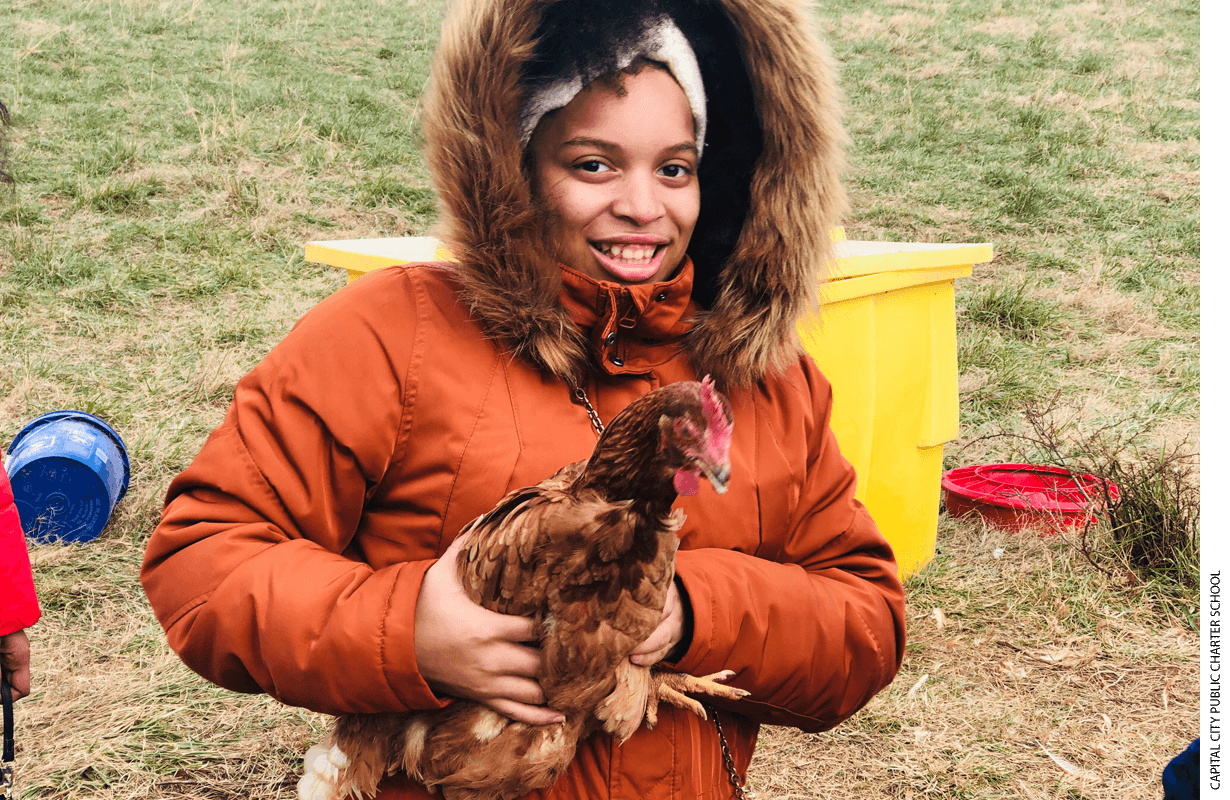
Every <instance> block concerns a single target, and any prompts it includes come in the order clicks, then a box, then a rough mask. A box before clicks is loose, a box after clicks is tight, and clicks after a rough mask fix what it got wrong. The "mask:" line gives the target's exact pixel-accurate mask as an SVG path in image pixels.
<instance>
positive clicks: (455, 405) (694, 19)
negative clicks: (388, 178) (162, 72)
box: [142, 0, 905, 800]
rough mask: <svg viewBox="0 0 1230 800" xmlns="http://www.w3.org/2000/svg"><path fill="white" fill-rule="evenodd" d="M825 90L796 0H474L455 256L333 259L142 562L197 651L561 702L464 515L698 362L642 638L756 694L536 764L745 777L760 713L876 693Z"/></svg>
mask: <svg viewBox="0 0 1230 800" xmlns="http://www.w3.org/2000/svg"><path fill="white" fill-rule="evenodd" d="M836 102H837V95H836V90H835V89H834V88H833V86H832V84H831V82H830V80H829V68H828V62H827V60H826V59H825V58H824V57H823V56H822V54H821V50H820V47H819V45H818V43H817V42H816V40H815V38H814V36H813V35H812V33H811V21H810V19H809V17H808V15H807V12H806V10H805V9H804V8H803V7H802V6H800V5H798V4H797V3H796V2H795V0H720V1H719V0H678V1H677V2H654V1H653V0H638V1H637V2H620V1H619V0H612V1H611V2H596V1H595V0H558V2H550V1H549V0H464V2H462V3H461V4H460V5H459V6H458V7H457V8H455V9H454V11H453V12H452V14H451V16H450V18H449V20H447V21H446V23H445V27H444V31H443V34H442V37H441V44H440V48H439V50H438V52H437V56H436V63H435V68H434V71H433V75H432V81H431V88H430V90H429V95H428V97H427V98H426V102H425V116H424V122H423V127H424V134H425V136H426V139H427V155H428V161H429V165H430V167H431V170H432V174H433V176H434V179H435V182H436V185H437V188H438V191H439V195H440V200H441V206H442V216H443V218H444V230H443V232H442V236H443V238H444V240H445V242H446V244H447V245H448V246H449V248H450V249H451V251H452V252H453V253H454V254H455V256H456V259H457V263H456V264H418V265H406V266H402V267H394V268H388V269H385V270H382V271H380V272H379V273H374V274H372V275H369V276H368V277H365V278H363V279H362V280H360V281H358V282H356V283H354V284H352V285H350V286H348V287H347V288H346V289H344V290H342V291H340V292H338V293H337V294H336V295H334V296H333V297H331V298H329V299H328V300H326V301H324V302H323V303H321V305H320V306H318V307H317V308H316V309H314V310H313V311H312V312H310V313H309V314H308V315H307V316H305V317H304V319H303V320H301V321H300V323H299V324H298V325H297V326H296V327H295V329H294V330H293V331H292V332H291V333H290V334H289V335H288V336H287V338H286V339H285V341H283V342H282V343H281V344H279V345H278V347H276V348H275V349H274V351H273V352H272V353H270V355H269V356H268V357H267V358H266V359H265V360H264V361H263V362H262V363H261V364H260V365H259V366H257V368H256V369H255V370H254V371H253V372H252V373H251V374H250V375H248V376H247V377H245V378H244V379H243V380H242V381H241V382H240V384H239V385H238V386H237V387H236V390H235V398H234V402H233V403H232V405H231V408H230V410H229V411H228V413H227V416H226V419H225V421H224V422H223V424H222V425H221V426H220V427H219V428H218V429H217V430H216V431H215V432H214V433H213V434H212V435H211V436H210V438H209V440H208V441H207V442H206V444H205V447H204V449H203V450H202V452H201V454H200V455H199V456H198V457H197V459H196V460H195V461H194V462H193V464H192V465H191V466H190V467H189V468H188V469H187V470H186V471H185V472H184V473H183V474H182V475H180V476H179V477H178V478H177V479H176V480H175V482H174V483H173V484H172V486H171V488H170V491H169V492H168V495H167V506H166V509H165V511H164V515H163V519H162V522H161V524H160V525H159V526H158V528H157V530H156V531H155V532H154V535H153V538H152V539H151V542H150V545H149V549H148V551H147V555H146V561H145V564H144V567H143V571H142V581H143V583H144V586H145V588H146V591H147V593H148V595H149V598H150V601H151V603H152V604H153V606H154V609H155V611H156V612H157V614H158V617H159V619H160V620H161V622H162V624H163V626H164V627H165V629H166V631H167V636H168V639H169V641H170V643H171V645H172V646H173V647H174V648H175V649H176V651H177V652H178V653H179V654H180V655H181V657H182V658H183V659H184V661H185V662H186V663H187V664H188V665H189V666H190V667H192V668H193V669H195V670H197V671H198V672H200V673H201V674H202V675H204V676H205V677H207V678H208V679H210V680H212V681H215V682H217V683H219V684H221V685H222V686H226V687H229V688H231V689H234V690H237V691H247V692H261V691H263V692H268V693H270V694H272V695H274V696H275V697H277V698H279V699H280V700H282V701H283V702H286V703H290V704H294V705H299V706H304V707H307V708H311V709H314V710H317V711H323V712H328V713H334V714H337V713H356V712H358V713H368V712H384V711H405V710H411V709H433V708H439V707H441V706H442V705H443V704H444V703H445V702H447V698H448V697H449V696H454V697H466V698H471V699H475V700H478V701H480V702H483V703H485V704H487V705H488V706H490V707H491V708H493V709H495V710H497V711H499V712H500V713H502V714H505V715H506V716H509V717H511V718H514V719H518V720H522V721H525V722H530V723H536V724H537V723H543V724H545V723H549V722H553V721H558V719H559V715H558V714H557V713H556V712H554V711H552V710H551V709H550V708H549V707H547V706H544V705H543V703H544V697H543V695H542V692H541V688H540V687H539V686H538V684H537V682H536V681H535V680H534V676H535V674H536V672H537V669H538V664H539V662H540V657H539V654H538V651H537V650H536V648H534V647H533V646H532V643H531V644H526V642H527V640H529V639H531V638H532V636H533V625H532V623H531V621H530V620H526V619H521V618H514V617H505V616H502V615H499V614H495V613H492V612H489V611H486V610H485V609H482V608H479V607H478V606H475V605H474V604H473V603H470V602H469V600H468V599H467V598H466V597H465V595H464V594H463V593H462V592H461V588H460V585H459V584H458V580H457V570H456V562H455V554H456V552H457V549H456V548H455V547H452V548H450V547H449V545H450V543H452V542H453V540H454V539H455V537H456V535H457V533H458V531H459V530H460V529H461V528H462V527H463V526H464V525H465V524H466V523H467V522H469V521H470V520H471V519H473V518H474V517H476V516H478V515H479V514H481V513H483V512H484V511H486V510H488V509H489V508H491V507H492V506H493V505H494V504H495V503H496V501H498V500H499V499H500V498H501V497H502V496H503V495H504V494H505V493H506V492H507V491H508V490H510V489H514V488H517V487H519V486H523V485H528V484H533V483H536V482H538V481H540V480H542V479H543V478H544V477H546V476H548V475H550V474H552V473H554V472H555V471H556V470H557V469H558V468H559V467H560V466H562V465H564V464H566V463H569V462H572V461H575V460H578V459H581V458H584V457H586V456H587V455H588V454H589V452H590V450H591V449H592V448H593V445H594V442H595V441H596V438H597V431H596V428H597V425H596V424H595V423H596V421H597V420H609V419H610V418H611V417H613V416H614V415H615V414H616V413H618V412H619V411H620V410H621V409H623V408H624V407H625V406H627V405H628V403H630V402H631V401H632V400H633V399H634V398H636V397H638V396H640V395H642V394H644V393H646V392H648V391H650V390H652V389H654V388H656V387H658V386H661V385H665V384H669V383H673V382H676V381H682V380H696V379H697V378H698V376H702V375H705V374H710V375H713V376H714V378H715V379H717V380H718V381H719V383H720V385H721V387H722V388H723V390H724V391H725V393H726V394H727V396H728V398H729V399H730V401H731V404H732V408H733V412H734V417H735V425H734V440H733V443H732V446H731V463H732V479H731V482H730V485H729V490H728V491H727V493H726V494H724V495H722V496H720V497H718V496H715V495H713V494H712V493H710V492H707V491H706V492H702V493H701V494H700V495H698V496H696V497H692V498H681V500H680V504H679V505H680V507H682V508H683V510H684V511H685V512H686V514H687V523H686V524H685V527H684V528H683V530H682V531H681V533H680V536H681V545H680V552H679V553H678V557H677V562H676V563H677V578H676V587H675V589H674V591H672V593H671V596H670V598H669V599H668V602H667V606H666V608H665V609H664V611H663V616H662V621H661V623H660V624H659V626H658V629H657V631H655V632H654V634H652V635H651V636H650V637H649V639H648V640H646V642H645V643H644V644H642V645H641V647H640V648H638V650H637V651H636V652H635V653H634V654H633V656H632V657H633V659H634V660H636V661H637V663H641V664H652V663H655V662H657V661H659V660H662V659H667V658H669V659H670V660H671V662H672V663H673V665H674V666H675V667H676V668H677V669H679V670H680V671H683V672H688V673H691V674H694V675H704V674H709V673H713V672H718V671H720V670H723V669H730V670H734V672H735V673H736V675H735V677H734V678H733V679H732V680H731V682H730V683H731V685H733V686H736V687H738V688H741V689H746V690H748V691H749V692H750V693H751V696H750V697H749V698H748V699H747V700H744V701H738V702H732V703H724V704H716V705H719V707H720V709H721V710H720V712H719V714H720V722H721V724H722V731H723V733H724V737H723V736H722V735H720V734H719V731H718V729H717V727H716V726H715V725H714V724H713V722H712V721H710V722H704V721H702V720H700V719H699V718H697V717H695V716H694V715H692V714H690V713H688V712H682V711H679V710H677V709H674V708H663V709H662V712H661V714H662V716H661V718H660V721H659V724H658V725H657V727H655V728H654V729H653V730H652V731H651V730H647V729H641V730H639V731H638V732H637V733H636V734H634V735H633V736H632V738H631V739H629V740H628V741H627V742H626V743H624V744H623V745H622V746H617V745H615V744H614V743H613V741H612V740H611V738H610V737H609V736H606V735H605V734H596V735H594V736H592V737H591V738H590V739H588V740H586V741H585V742H583V743H582V745H581V747H580V748H579V749H578V752H577V756H576V759H575V761H574V762H573V764H572V766H571V767H570V768H569V770H568V771H567V772H566V773H565V774H564V775H563V776H562V777H561V778H560V779H559V780H558V781H557V782H556V783H555V784H553V785H552V786H551V787H549V788H547V789H545V790H543V792H542V793H541V794H542V796H544V797H559V798H565V797H568V798H581V797H586V798H588V797H595V798H598V797H604V798H605V797H663V798H666V797H702V796H703V797H710V796H712V797H718V796H728V795H729V793H730V791H731V786H730V775H729V771H730V770H731V769H733V770H735V771H736V772H737V776H736V777H737V779H738V780H740V781H741V780H742V777H743V775H744V774H745V772H746V769H747V765H748V763H749V762H750V760H751V756H752V750H753V747H754V745H755V741H756V732H757V729H758V727H759V725H760V724H761V723H766V722H767V723H772V724H778V725H792V726H796V727H799V728H803V729H804V730H812V731H815V730H823V729H826V728H829V727H832V726H833V725H836V724H837V723H839V722H840V721H842V720H843V719H845V718H847V717H848V716H850V715H851V714H853V713H854V712H855V711H856V710H858V709H859V708H861V707H862V706H863V705H864V704H865V703H866V702H867V701H868V700H869V699H870V698H871V697H872V696H873V695H874V694H875V693H876V692H877V691H879V690H880V689H881V688H882V687H884V686H885V685H886V684H887V683H888V682H889V681H891V680H892V678H893V676H894V675H895V673H896V671H897V669H898V667H899V665H900V662H901V657H902V654H903V650H904V630H905V627H904V618H903V617H904V608H903V597H902V591H901V586H900V583H899V582H898V580H897V577H896V565H895V563H894V561H893V557H892V553H891V551H890V549H889V547H888V545H887V544H886V543H885V541H884V539H883V538H882V537H881V536H880V535H879V533H878V532H877V531H876V529H875V526H874V524H873V523H872V521H871V519H870V518H869V517H868V515H867V512H866V510H865V509H864V508H863V507H862V506H861V504H859V503H858V502H857V501H856V500H854V487H855V476H854V473H853V470H852V469H851V467H850V465H849V464H848V462H846V461H845V459H843V458H842V457H841V455H840V453H839V452H838V449H837V445H836V443H835V440H834V438H833V434H832V432H831V430H830V429H829V424H828V417H829V411H830V404H831V392H830V388H829V385H828V383H827V382H826V381H825V379H824V377H823V376H822V375H821V374H820V373H819V371H818V370H817V369H816V367H815V365H814V363H813V362H812V361H811V359H810V358H809V357H807V356H806V355H805V354H803V353H801V351H800V350H799V348H798V346H797V343H796V339H795V333H794V325H795V320H796V319H797V318H798V316H799V314H800V313H801V312H802V311H803V310H804V309H805V308H806V307H807V305H808V304H809V303H810V302H811V301H812V299H813V297H814V293H815V291H816V289H817V287H818V284H819V281H820V278H821V270H822V267H823V264H824V261H825V259H826V257H827V255H828V236H827V232H828V230H829V228H830V227H831V226H833V225H834V224H836V222H837V219H838V215H839V214H840V212H841V210H842V207H843V195H842V193H841V190H840V187H839V185H838V183H837V178H836V175H837V171H838V169H839V167H840V165H841V161H840V153H839V144H840V140H841V133H840V129H839V127H838V120H837V111H836ZM723 738H724V740H725V744H726V749H728V751H729V753H730V756H731V759H730V761H731V763H730V764H729V766H727V765H726V764H724V761H723ZM429 796H431V795H429V794H427V792H426V790H425V789H424V788H423V787H422V786H419V785H417V784H415V783H414V782H413V781H411V780H410V779H409V778H407V777H406V776H404V775H394V776H391V777H389V778H388V779H386V780H385V781H384V782H383V783H382V784H381V787H380V792H379V797H380V798H382V800H389V799H390V798H411V797H417V798H424V797H429Z"/></svg>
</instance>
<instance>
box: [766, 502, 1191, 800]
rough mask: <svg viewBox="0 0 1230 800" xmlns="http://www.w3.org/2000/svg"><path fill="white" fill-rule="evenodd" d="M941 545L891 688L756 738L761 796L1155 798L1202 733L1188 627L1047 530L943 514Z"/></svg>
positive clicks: (912, 602)
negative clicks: (818, 730) (821, 723)
mask: <svg viewBox="0 0 1230 800" xmlns="http://www.w3.org/2000/svg"><path fill="white" fill-rule="evenodd" d="M941 541H942V542H943V548H942V554H941V555H940V556H939V557H938V558H937V560H936V562H935V563H934V564H932V565H931V566H930V567H929V568H928V569H927V570H925V571H924V572H923V573H922V574H921V575H920V576H918V577H916V578H915V579H913V580H912V581H911V583H910V585H909V587H908V589H909V591H908V595H909V597H908V608H909V637H910V644H909V648H908V652H907V655H906V659H905V663H904V665H903V666H902V670H901V673H900V674H899V675H898V676H897V680H896V681H895V682H894V683H893V685H892V686H890V687H889V688H888V690H886V691H885V692H882V693H881V694H880V695H878V696H877V697H876V698H875V699H874V700H872V702H871V704H870V705H869V706H868V707H867V708H865V709H864V710H863V711H861V712H860V713H859V714H858V715H856V716H855V717H854V718H853V719H852V720H850V721H849V722H847V723H846V724H844V725H842V726H840V727H839V728H837V729H835V730H833V731H830V732H828V733H822V734H804V733H801V732H798V731H794V730H790V729H784V728H771V729H766V730H765V731H764V733H763V734H762V737H761V743H760V747H759V749H758V751H757V754H756V758H755V760H754V761H753V764H752V770H751V780H750V785H751V787H752V788H753V789H755V790H756V792H757V793H758V796H759V797H761V798H763V799H764V800H769V799H770V798H772V799H776V798H780V799H781V800H786V798H821V797H823V798H830V799H831V800H842V798H851V799H853V798H867V797H892V798H913V797H918V798H922V797H940V798H954V799H955V798H1023V797H1024V798H1038V799H1039V800H1042V799H1043V798H1047V799H1048V800H1049V799H1050V798H1056V799H1058V798H1064V799H1065V800H1075V799H1076V798H1088V799H1089V800H1102V799H1103V798H1105V800H1112V799H1113V800H1129V799H1130V798H1156V797H1158V796H1159V794H1160V782H1161V771H1162V769H1163V768H1164V767H1165V765H1166V763H1167V762H1168V761H1169V760H1170V759H1171V758H1172V757H1173V756H1175V755H1177V754H1178V753H1179V752H1180V751H1181V750H1183V748H1184V747H1186V746H1187V744H1188V742H1190V741H1191V740H1192V739H1193V738H1195V736H1196V734H1197V730H1198V727H1199V704H1198V693H1199V683H1198V682H1199V676H1198V667H1197V659H1198V656H1199V650H1200V643H1199V637H1198V635H1197V633H1196V632H1195V631H1193V630H1191V629H1190V628H1189V627H1188V626H1187V624H1186V622H1185V621H1183V620H1178V619H1173V618H1168V617H1166V616H1165V614H1164V613H1163V612H1162V611H1161V610H1160V609H1159V607H1158V606H1157V604H1156V603H1155V602H1153V601H1151V600H1150V599H1149V597H1148V595H1147V594H1145V593H1143V592H1137V593H1135V594H1132V593H1127V592H1124V591H1123V590H1122V589H1119V588H1117V587H1115V586H1114V585H1112V584H1110V583H1108V582H1106V581H1105V580H1103V579H1102V578H1101V577H1100V576H1099V575H1097V574H1096V573H1093V572H1092V571H1091V570H1090V569H1089V568H1088V565H1086V564H1085V563H1084V562H1083V561H1082V560H1081V559H1080V557H1079V555H1077V554H1076V553H1075V551H1074V549H1073V548H1071V547H1070V546H1068V545H1067V544H1065V543H1064V542H1063V541H1062V540H1061V539H1059V538H1057V537H1050V538H1043V537H1039V536H1037V535H1035V534H1032V533H1024V534H1006V533H1003V532H999V531H996V530H994V529H988V528H986V527H984V526H982V525H981V524H978V523H965V522H959V523H958V522H954V521H952V520H944V521H942V522H941ZM1052 756H1054V757H1055V758H1052ZM1056 759H1059V761H1057V760H1056Z"/></svg>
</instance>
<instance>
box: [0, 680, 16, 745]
mask: <svg viewBox="0 0 1230 800" xmlns="http://www.w3.org/2000/svg"><path fill="white" fill-rule="evenodd" d="M0 701H3V703H4V758H3V761H4V763H5V764H9V763H12V761H13V750H14V747H13V689H12V687H11V686H9V679H8V676H6V675H0Z"/></svg>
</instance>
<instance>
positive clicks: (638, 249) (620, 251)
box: [599, 244, 657, 261]
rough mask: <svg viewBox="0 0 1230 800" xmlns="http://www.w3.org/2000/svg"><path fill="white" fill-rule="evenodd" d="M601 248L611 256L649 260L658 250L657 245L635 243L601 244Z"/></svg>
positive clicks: (622, 258)
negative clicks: (647, 245) (648, 245)
mask: <svg viewBox="0 0 1230 800" xmlns="http://www.w3.org/2000/svg"><path fill="white" fill-rule="evenodd" d="M599 249H600V250H601V251H602V252H603V253H605V254H606V255H608V256H610V257H611V258H618V259H620V260H622V261H648V260H649V259H651V258H653V254H654V252H655V251H656V250H657V248H656V247H645V246H639V245H633V244H609V245H601V246H600V247H599Z"/></svg>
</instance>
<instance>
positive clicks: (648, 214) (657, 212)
mask: <svg viewBox="0 0 1230 800" xmlns="http://www.w3.org/2000/svg"><path fill="white" fill-rule="evenodd" d="M654 177H655V176H642V175H629V176H627V178H626V179H625V180H624V181H622V182H621V183H622V185H621V186H620V192H619V196H618V197H616V198H615V202H614V203H613V204H612V206H611V213H613V214H614V215H615V216H617V217H621V218H623V219H627V220H629V221H631V222H634V223H636V224H637V225H648V224H649V223H651V222H653V221H654V220H656V219H658V218H659V217H661V216H662V215H663V214H665V213H666V206H665V204H664V203H663V202H662V198H661V197H660V196H659V192H661V191H664V189H663V188H662V187H661V186H659V185H658V182H657V181H656V180H654Z"/></svg>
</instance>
